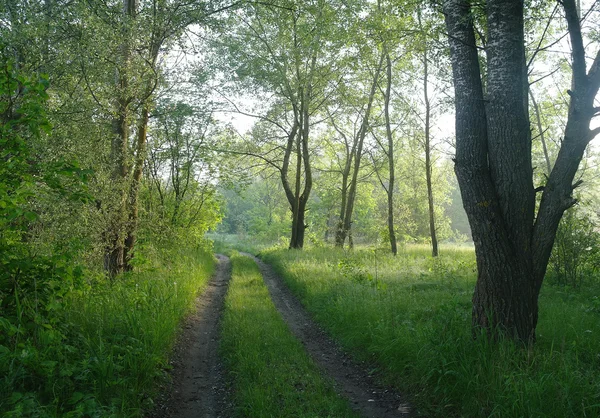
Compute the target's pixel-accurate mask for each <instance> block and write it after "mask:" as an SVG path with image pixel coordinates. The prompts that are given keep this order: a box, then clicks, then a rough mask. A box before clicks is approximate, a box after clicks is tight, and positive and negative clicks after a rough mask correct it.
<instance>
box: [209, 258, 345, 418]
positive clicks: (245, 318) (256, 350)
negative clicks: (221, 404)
mask: <svg viewBox="0 0 600 418" xmlns="http://www.w3.org/2000/svg"><path fill="white" fill-rule="evenodd" d="M232 262H233V276H232V282H231V284H230V285H229V291H228V293H227V297H226V300H225V312H224V316H223V323H222V324H223V331H222V342H221V351H222V354H223V356H224V359H225V363H226V366H227V369H228V371H229V376H230V377H231V379H232V383H233V398H234V403H235V411H234V412H235V416H238V417H311V418H312V417H353V416H355V415H354V413H353V412H352V411H351V410H350V408H349V406H348V404H347V402H346V401H345V400H342V399H341V398H340V397H339V396H338V395H337V394H336V393H335V392H334V390H333V387H332V385H331V383H330V382H328V381H327V380H326V379H324V378H323V377H322V376H321V375H320V373H319V370H318V369H317V366H316V365H315V364H314V363H313V362H312V360H311V359H310V358H309V357H308V354H307V353H306V351H305V350H304V348H303V347H302V345H301V344H300V342H299V341H298V340H296V338H295V337H294V336H293V335H292V334H291V332H290V331H289V329H288V327H287V325H286V324H285V323H284V321H283V319H282V318H281V316H280V315H279V313H278V312H277V310H276V308H275V306H274V305H273V303H272V301H271V298H270V296H269V292H268V290H267V288H266V286H265V284H264V282H263V279H262V276H261V274H260V272H259V270H258V267H257V266H256V264H255V263H254V261H253V260H251V259H250V258H248V257H243V256H239V255H233V256H232Z"/></svg>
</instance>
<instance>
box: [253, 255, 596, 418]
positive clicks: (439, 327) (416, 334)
mask: <svg viewBox="0 0 600 418" xmlns="http://www.w3.org/2000/svg"><path fill="white" fill-rule="evenodd" d="M441 254H442V256H441V257H439V259H437V260H434V259H432V258H431V257H430V256H429V255H428V251H426V249H425V247H424V248H421V247H416V248H415V247H410V246H408V247H405V248H404V249H403V250H402V251H401V252H400V253H399V255H398V256H397V257H393V256H391V255H388V254H386V253H385V252H383V251H373V250H360V251H355V252H347V251H343V250H336V249H318V250H316V249H315V250H312V249H311V250H308V251H289V250H272V251H267V252H265V253H264V254H262V256H263V257H264V259H265V260H266V261H268V262H269V263H271V264H272V265H273V266H274V267H275V269H276V270H277V271H278V272H279V273H280V274H281V275H282V276H283V278H284V280H285V281H286V283H287V284H288V286H290V288H291V289H292V290H293V292H294V293H295V294H296V295H297V296H298V297H299V298H300V299H301V301H302V302H303V304H304V305H305V306H306V307H307V309H308V310H309V311H310V312H311V313H312V315H313V316H314V318H315V319H316V320H317V321H318V322H320V323H321V324H322V325H323V326H324V327H325V328H326V329H327V330H328V331H329V332H330V333H331V334H332V335H333V336H334V338H336V339H337V340H338V341H340V343H341V344H342V345H343V346H344V347H345V348H346V349H348V350H350V351H351V352H353V353H354V354H355V356H356V357H358V358H360V359H362V360H367V361H369V362H371V363H372V364H374V365H375V366H376V367H378V368H379V369H380V370H381V371H382V372H383V375H384V376H385V378H386V379H387V380H388V383H391V384H393V385H395V386H396V387H398V388H399V389H401V390H403V391H406V392H408V393H410V394H412V396H413V399H414V402H415V403H416V405H417V407H418V409H419V410H420V411H421V412H422V413H423V414H424V415H426V416H432V417H434V416H438V417H447V416H478V417H479V416H481V417H483V416H486V417H487V416H490V417H522V416H532V417H533V416H535V417H559V416H560V417H586V416H587V417H593V416H600V354H599V351H598V347H600V301H599V300H598V297H597V296H596V295H597V294H598V290H599V289H598V288H587V289H583V290H582V289H579V290H571V289H565V288H556V287H549V286H545V287H544V289H543V290H542V294H541V296H540V321H539V326H538V342H537V344H536V345H535V347H534V348H533V349H530V350H525V349H521V348H518V347H515V346H514V345H513V344H512V343H511V342H509V341H503V342H501V343H499V344H489V343H488V342H487V341H486V339H485V338H479V339H477V340H473V339H472V338H471V330H470V322H471V297H472V292H473V287H474V283H475V278H476V270H475V260H474V254H473V250H472V249H468V248H452V247H446V248H442V251H441Z"/></svg>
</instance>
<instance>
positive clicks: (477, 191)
mask: <svg viewBox="0 0 600 418" xmlns="http://www.w3.org/2000/svg"><path fill="white" fill-rule="evenodd" d="M563 6H564V9H565V14H566V18H567V23H568V27H569V33H570V36H571V44H572V45H573V65H572V71H573V91H572V92H571V93H570V95H571V103H570V107H569V117H568V120H567V126H566V130H565V138H564V140H563V144H562V146H561V149H560V152H559V155H558V158H557V160H556V162H555V165H554V168H553V170H552V172H551V174H550V177H549V179H548V183H547V185H546V187H545V189H544V192H543V194H542V199H541V203H540V208H539V210H538V214H537V217H535V222H534V213H535V192H534V190H533V180H532V177H533V170H532V166H531V137H530V131H529V115H528V106H527V96H528V83H527V76H526V64H525V48H524V34H523V3H522V1H520V0H488V2H487V25H488V50H487V53H488V76H487V86H488V89H487V95H486V97H485V99H484V95H483V88H482V83H481V73H480V68H479V61H478V54H477V50H476V43H475V36H474V29H473V24H472V21H471V14H470V6H469V3H468V2H466V1H464V0H446V1H445V3H444V13H445V17H446V26H447V29H448V34H449V37H448V38H449V43H450V52H451V59H452V70H453V78H454V85H455V92H456V99H455V106H456V158H455V171H456V175H457V178H458V182H459V185H460V189H461V195H462V198H463V204H464V206H465V210H466V212H467V216H468V218H469V223H470V225H471V229H472V232H473V240H474V242H475V253H476V258H477V268H478V278H477V284H476V287H475V293H474V295H473V329H474V334H475V335H477V334H479V333H480V331H481V330H485V332H486V333H487V334H488V335H491V336H493V337H495V338H496V337H499V336H500V335H507V336H508V337H510V338H512V339H514V340H517V341H521V342H524V343H531V342H533V341H534V340H535V328H536V325H537V320H538V296H539V291H540V289H541V285H542V282H543V278H544V274H545V272H546V267H547V265H548V259H549V257H550V252H551V251H552V245H553V242H554V238H555V235H556V230H557V228H558V223H559V222H560V218H561V217H562V214H563V212H564V211H565V210H566V209H567V208H568V207H570V206H572V205H573V204H574V200H573V198H572V196H571V195H572V191H573V185H572V181H573V179H574V176H575V173H576V171H577V167H578V165H579V162H580V161H581V158H582V157H583V153H584V151H585V147H586V145H587V143H588V142H589V141H590V140H591V138H592V137H593V136H594V135H595V134H596V133H597V131H590V129H589V123H590V121H591V118H592V116H593V114H594V107H593V103H594V97H595V96H596V94H597V92H598V88H599V87H600V53H598V55H597V56H596V59H595V61H594V64H593V65H592V67H591V69H590V72H589V73H588V74H586V69H585V51H584V48H583V42H582V39H581V30H580V25H579V19H578V18H577V11H576V7H575V3H574V0H565V1H564V2H563ZM483 104H485V106H484V105H483Z"/></svg>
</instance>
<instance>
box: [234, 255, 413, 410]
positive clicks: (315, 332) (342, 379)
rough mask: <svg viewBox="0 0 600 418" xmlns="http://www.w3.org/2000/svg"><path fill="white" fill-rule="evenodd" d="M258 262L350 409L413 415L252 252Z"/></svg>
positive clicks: (301, 337) (284, 312)
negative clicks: (348, 353) (315, 319)
mask: <svg viewBox="0 0 600 418" xmlns="http://www.w3.org/2000/svg"><path fill="white" fill-rule="evenodd" d="M243 254H244V255H246V256H248V257H251V258H252V259H254V261H255V262H256V263H257V264H258V267H259V269H260V271H261V273H262V275H263V279H264V281H265V284H266V285H267V288H268V289H269V293H270V295H271V299H272V300H273V303H274V304H275V307H276V308H277V310H278V311H279V312H280V313H281V316H282V317H283V319H284V320H285V322H286V323H287V324H288V326H289V328H290V330H291V331H292V333H293V334H294V335H295V336H296V338H298V339H299V340H300V341H301V342H302V344H303V345H304V347H305V348H306V350H307V352H308V353H309V355H310V356H311V357H312V358H313V360H314V361H315V363H316V364H317V365H318V366H319V367H320V368H321V370H323V372H324V373H325V375H327V376H328V377H330V378H331V379H332V380H333V381H334V385H335V388H336V390H337V392H338V393H339V394H340V395H342V396H344V397H345V398H347V399H348V400H349V401H350V405H351V406H352V409H354V410H355V411H356V412H357V413H359V414H360V415H362V416H364V417H366V418H388V417H390V418H391V417H415V416H417V414H416V413H414V412H413V410H412V408H411V407H410V406H409V404H408V403H407V402H406V400H405V399H404V398H403V396H402V395H400V394H399V393H397V392H396V391H394V390H392V389H390V388H385V387H382V386H381V385H379V384H378V383H376V382H375V380H374V378H373V376H372V375H371V374H370V373H369V372H368V371H367V370H366V368H365V367H364V366H363V365H360V364H358V363H356V362H355V361H354V360H352V359H351V358H350V357H349V356H348V355H347V354H345V353H344V352H343V351H342V350H341V349H340V348H339V346H338V345H337V344H336V343H335V342H334V341H333V340H332V339H331V338H329V336H328V335H326V334H325V332H324V331H323V330H322V329H321V328H320V327H319V326H318V325H317V324H316V323H315V322H314V321H313V320H312V318H311V317H310V315H309V313H308V312H307V311H306V310H305V309H304V307H303V306H302V304H301V303H300V301H299V300H298V299H297V298H296V297H295V296H294V295H293V294H292V293H291V291H290V290H289V289H288V287H287V286H286V285H285V284H284V283H283V280H282V279H281V278H280V277H279V276H278V275H277V274H276V273H275V271H274V270H273V269H272V268H271V266H269V265H268V264H266V263H264V262H263V261H261V260H260V259H258V258H257V257H254V256H253V255H251V254H248V253H243Z"/></svg>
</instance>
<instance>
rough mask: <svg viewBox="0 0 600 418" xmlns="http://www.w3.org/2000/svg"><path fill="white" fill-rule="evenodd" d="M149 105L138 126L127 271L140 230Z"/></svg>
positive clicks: (127, 247)
mask: <svg viewBox="0 0 600 418" xmlns="http://www.w3.org/2000/svg"><path fill="white" fill-rule="evenodd" d="M148 114H149V111H148V105H147V104H146V105H144V106H143V108H142V117H141V119H140V123H139V126H138V135H137V146H136V150H137V153H136V156H135V165H134V168H133V178H132V179H131V188H130V190H129V224H128V233H127V238H126V239H125V253H124V258H125V271H131V270H132V268H133V267H132V265H131V260H132V259H133V257H134V248H135V243H136V237H137V228H138V217H139V210H138V199H139V193H140V184H141V181H142V172H143V170H144V161H145V160H146V139H147V131H148V119H149V116H148Z"/></svg>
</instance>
